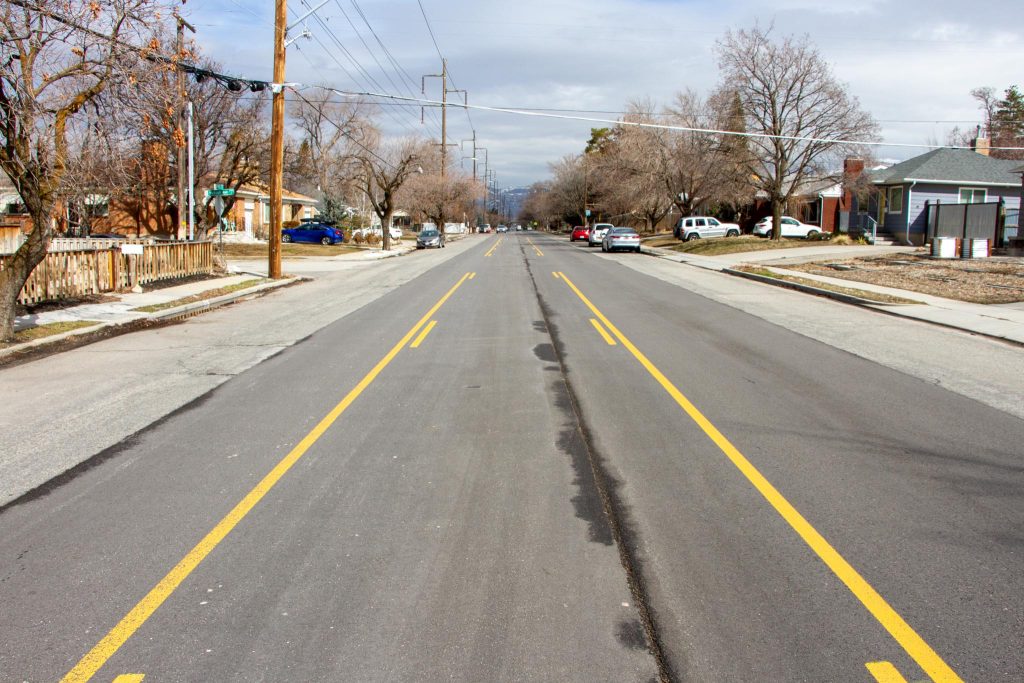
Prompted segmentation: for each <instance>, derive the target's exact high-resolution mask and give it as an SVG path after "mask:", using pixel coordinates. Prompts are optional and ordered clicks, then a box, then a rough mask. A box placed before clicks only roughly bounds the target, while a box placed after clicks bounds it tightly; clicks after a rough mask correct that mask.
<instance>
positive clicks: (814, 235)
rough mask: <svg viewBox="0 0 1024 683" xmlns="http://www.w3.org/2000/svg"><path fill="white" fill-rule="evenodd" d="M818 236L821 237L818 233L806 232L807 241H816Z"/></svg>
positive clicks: (815, 231)
mask: <svg viewBox="0 0 1024 683" xmlns="http://www.w3.org/2000/svg"><path fill="white" fill-rule="evenodd" d="M820 235H821V233H820V232H818V231H817V230H808V231H807V239H809V240H816V239H818V237H819V236H820Z"/></svg>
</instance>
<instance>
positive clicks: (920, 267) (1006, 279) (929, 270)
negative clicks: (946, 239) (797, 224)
mask: <svg viewBox="0 0 1024 683" xmlns="http://www.w3.org/2000/svg"><path fill="white" fill-rule="evenodd" d="M786 267H787V268H789V269H791V270H800V271H803V272H805V273H814V274H815V275H827V276H829V277H835V278H842V279H844V280H852V281H854V282H869V283H871V284H875V285H883V286H885V287H895V288H896V289H905V290H907V291H911V292H920V293H922V294H930V295H932V296H939V297H943V298H945V299H956V300H958V301H969V302H972V303H978V304H1007V303H1014V302H1017V301H1024V259H1021V258H1010V257H996V258H988V259H932V258H930V257H928V255H927V254H925V253H924V252H921V253H916V254H887V255H885V256H876V257H865V258H856V259H845V260H839V261H827V262H818V263H805V264H799V265H792V266H786Z"/></svg>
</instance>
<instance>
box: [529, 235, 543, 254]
mask: <svg viewBox="0 0 1024 683" xmlns="http://www.w3.org/2000/svg"><path fill="white" fill-rule="evenodd" d="M526 241H527V242H529V243H530V246H531V247H533V250H534V251H535V252H537V256H543V255H544V252H543V251H541V250H540V247H538V246H537V245H536V244H534V243H533V240H532V239H530V238H529V237H527V238H526Z"/></svg>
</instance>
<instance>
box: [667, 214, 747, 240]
mask: <svg viewBox="0 0 1024 683" xmlns="http://www.w3.org/2000/svg"><path fill="white" fill-rule="evenodd" d="M675 235H676V239H681V240H684V241H686V242H689V241H690V240H697V239H701V238H702V237H705V238H706V237H739V236H740V226H738V225H736V224H735V223H722V222H721V221H719V220H718V219H717V218H712V217H711V216H689V217H687V218H681V219H679V223H678V224H677V225H676V230H675Z"/></svg>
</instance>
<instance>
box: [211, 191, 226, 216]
mask: <svg viewBox="0 0 1024 683" xmlns="http://www.w3.org/2000/svg"><path fill="white" fill-rule="evenodd" d="M213 210H214V211H216V212H217V218H223V217H224V197H223V196H221V195H219V194H217V195H214V196H213Z"/></svg>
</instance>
